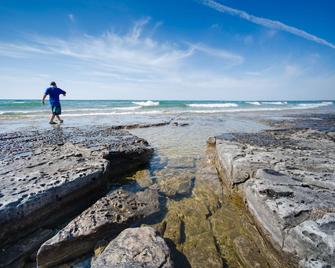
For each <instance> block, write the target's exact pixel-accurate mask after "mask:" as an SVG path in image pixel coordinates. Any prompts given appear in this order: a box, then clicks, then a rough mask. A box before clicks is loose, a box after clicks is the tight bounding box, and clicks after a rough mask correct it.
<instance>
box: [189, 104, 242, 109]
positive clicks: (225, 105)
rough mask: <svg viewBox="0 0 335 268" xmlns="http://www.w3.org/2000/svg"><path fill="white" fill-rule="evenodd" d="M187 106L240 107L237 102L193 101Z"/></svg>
mask: <svg viewBox="0 0 335 268" xmlns="http://www.w3.org/2000/svg"><path fill="white" fill-rule="evenodd" d="M187 106H189V107H192V108H230V107H238V104H236V103H202V104H200V103H191V104H187Z"/></svg>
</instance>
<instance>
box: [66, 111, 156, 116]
mask: <svg viewBox="0 0 335 268" xmlns="http://www.w3.org/2000/svg"><path fill="white" fill-rule="evenodd" d="M161 113H162V111H141V112H130V111H129V112H100V113H82V114H62V117H80V116H99V115H104V116H110V115H113V116H117V115H149V114H161Z"/></svg>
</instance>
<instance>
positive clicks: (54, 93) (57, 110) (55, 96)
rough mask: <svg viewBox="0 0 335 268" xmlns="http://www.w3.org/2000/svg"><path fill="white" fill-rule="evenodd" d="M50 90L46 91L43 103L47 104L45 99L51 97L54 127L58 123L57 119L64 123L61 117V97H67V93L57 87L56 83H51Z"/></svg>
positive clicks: (51, 121)
mask: <svg viewBox="0 0 335 268" xmlns="http://www.w3.org/2000/svg"><path fill="white" fill-rule="evenodd" d="M50 86H51V87H49V88H47V89H46V90H45V93H44V95H43V98H42V103H43V104H45V102H44V101H45V98H46V97H47V96H48V95H49V102H50V105H51V112H52V115H51V118H50V122H49V123H50V124H52V125H54V124H56V122H55V121H54V119H55V117H56V118H57V119H58V121H59V123H63V120H62V119H61V118H60V117H59V115H60V114H62V108H61V106H60V101H59V95H63V96H66V92H65V91H64V90H62V89H60V88H58V87H57V85H56V82H51V83H50Z"/></svg>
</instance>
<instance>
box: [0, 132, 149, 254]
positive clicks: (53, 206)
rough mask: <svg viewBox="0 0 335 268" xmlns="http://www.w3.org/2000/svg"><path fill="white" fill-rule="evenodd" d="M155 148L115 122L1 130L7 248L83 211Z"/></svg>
mask: <svg viewBox="0 0 335 268" xmlns="http://www.w3.org/2000/svg"><path fill="white" fill-rule="evenodd" d="M152 151H153V149H152V148H151V147H150V146H149V145H148V143H147V142H146V141H145V140H143V139H140V138H138V137H136V136H134V135H132V134H130V133H128V132H126V131H122V130H113V129H111V128H92V129H90V130H87V129H82V128H81V129H80V128H56V129H54V130H51V131H25V132H13V133H6V134H1V135H0V166H1V172H0V180H1V186H2V188H1V190H0V224H1V233H0V246H1V249H2V250H5V249H7V248H11V246H12V244H13V243H14V242H17V241H18V240H19V239H20V238H21V237H25V236H26V235H28V234H29V233H31V232H33V231H35V230H37V229H39V228H44V227H48V226H50V225H51V226H52V225H54V224H55V223H57V222H59V221H62V220H63V219H65V218H68V217H71V216H74V215H76V214H78V213H80V212H81V211H83V210H84V209H85V208H87V207H88V206H89V205H90V204H92V203H94V202H95V201H96V200H97V199H98V198H99V197H100V196H101V195H103V194H104V192H105V189H106V183H107V182H108V181H110V180H113V178H117V177H119V176H121V175H122V174H125V173H129V172H131V171H133V170H134V169H136V168H138V167H140V166H142V165H144V164H146V163H147V162H148V160H149V158H150V156H151V153H152Z"/></svg>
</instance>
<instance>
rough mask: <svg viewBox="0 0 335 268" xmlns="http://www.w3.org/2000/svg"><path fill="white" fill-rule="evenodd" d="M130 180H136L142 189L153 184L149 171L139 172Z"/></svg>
mask: <svg viewBox="0 0 335 268" xmlns="http://www.w3.org/2000/svg"><path fill="white" fill-rule="evenodd" d="M130 179H132V180H136V182H137V183H138V185H139V186H140V187H141V188H147V187H149V186H151V185H152V184H153V180H152V178H151V176H150V172H149V170H147V169H144V170H139V171H137V172H136V173H135V174H134V175H133V176H131V178H130Z"/></svg>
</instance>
